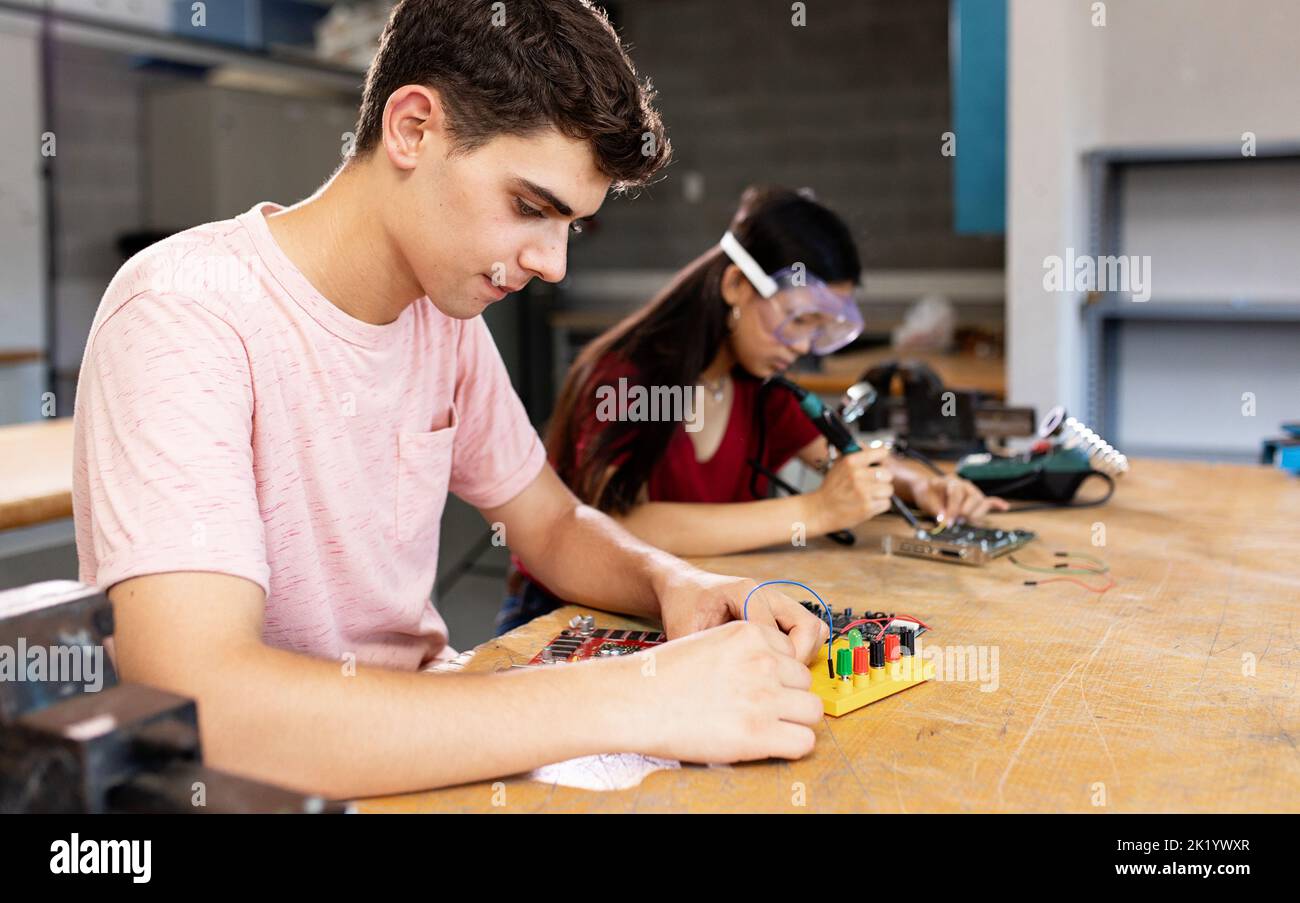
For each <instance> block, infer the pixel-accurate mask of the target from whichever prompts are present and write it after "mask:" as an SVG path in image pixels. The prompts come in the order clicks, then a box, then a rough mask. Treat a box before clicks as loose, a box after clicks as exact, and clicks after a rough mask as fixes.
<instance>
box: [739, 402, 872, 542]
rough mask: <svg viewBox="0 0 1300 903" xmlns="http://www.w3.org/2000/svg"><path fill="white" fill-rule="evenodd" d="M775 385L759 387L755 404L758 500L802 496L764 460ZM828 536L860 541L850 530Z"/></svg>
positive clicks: (753, 472) (752, 473) (754, 490)
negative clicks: (763, 480) (763, 484)
mask: <svg viewBox="0 0 1300 903" xmlns="http://www.w3.org/2000/svg"><path fill="white" fill-rule="evenodd" d="M775 385H776V384H775V383H773V382H768V381H764V382H763V384H762V385H761V386H759V387H758V397H757V400H756V401H755V403H754V426H753V429H754V432H755V433H757V435H758V450H757V453H756V454H755V455H754V457H753V458H751V459H750V460H749V494H750V495H752V496H753V497H754V498H756V499H758V498H764V497H766V498H775V497H776V490H777V489H781V490H784V491H785V492H786V493H788V494H790V495H801V494H802V493H800V492H799V490H798V489H796V488H795V487H793V486H791V485H790V484H789V483H787V482H786V481H785V480H783V479H781V478H780V477H779V476H777V475H776V474H774V473H772V471H770V470H769V469H768V468H767V465H766V464H764V463H763V459H764V458H765V457H766V455H767V418H766V417H764V416H763V414H764V413H765V411H766V406H767V393H768V392H769V391H770V390H771V389H772V387H773V386H775ZM760 476H765V477H767V480H768V491H767V495H766V496H763V495H761V494H760V493H759V491H758V478H759V477H760ZM826 536H827V538H829V539H831V540H833V541H834V542H837V543H839V544H840V545H842V546H851V545H853V544H854V543H856V542H857V541H858V540H857V537H856V536H854V535H853V533H852V531H850V530H834V531H832V532H830V533H827V534H826Z"/></svg>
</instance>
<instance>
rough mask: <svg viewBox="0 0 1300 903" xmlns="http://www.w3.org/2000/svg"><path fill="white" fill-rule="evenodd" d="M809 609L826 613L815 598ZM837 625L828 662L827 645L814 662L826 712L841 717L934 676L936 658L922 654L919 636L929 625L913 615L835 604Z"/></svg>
mask: <svg viewBox="0 0 1300 903" xmlns="http://www.w3.org/2000/svg"><path fill="white" fill-rule="evenodd" d="M801 604H802V605H803V607H804V608H806V609H808V611H810V612H812V613H813V614H816V615H819V616H820V617H822V618H825V616H826V610H825V609H824V608H822V607H821V606H820V605H816V604H814V603H812V602H803V603H801ZM831 621H832V623H833V625H834V630H833V636H834V637H835V640H834V641H833V643H832V644H831V650H830V658H829V662H827V661H826V658H827V655H826V647H825V646H823V647H822V652H821V654H820V656H819V657H818V660H817V661H815V662H813V663H812V665H811V666H810V670H811V671H812V691H813V692H814V693H816V694H817V695H818V696H819V697H821V701H822V711H824V712H825V713H826V714H827V715H831V716H834V717H839V716H841V715H847V714H848V713H849V712H852V711H854V710H856V709H860V708H862V707H863V706H867V705H871V703H873V702H879V701H880V700H882V699H884V698H886V697H887V696H893V695H894V694H895V693H901V692H902V691H903V690H906V689H909V688H911V687H915V686H917V685H918V684H922V683H925V682H926V681H927V680H930V679H932V678H933V677H934V663H933V662H927V661H925V660H924V659H923V658H922V657H921V656H920V655H919V651H920V644H919V643H918V642H917V638H918V637H920V636H921V634H923V633H926V632H927V630H928V628H927V627H926V625H924V624H922V623H921V622H920V621H917V620H916V619H914V618H911V617H909V616H906V615H895V614H893V613H887V612H882V611H876V612H862V613H861V614H859V615H857V616H855V615H854V612H853V609H851V608H846V609H839V610H835V609H832V611H831Z"/></svg>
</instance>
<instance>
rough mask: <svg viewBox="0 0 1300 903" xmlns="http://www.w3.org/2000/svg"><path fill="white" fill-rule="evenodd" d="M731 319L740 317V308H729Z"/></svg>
mask: <svg viewBox="0 0 1300 903" xmlns="http://www.w3.org/2000/svg"><path fill="white" fill-rule="evenodd" d="M731 319H733V320H739V319H740V308H739V307H733V308H731Z"/></svg>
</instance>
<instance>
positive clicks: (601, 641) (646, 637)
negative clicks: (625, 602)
mask: <svg viewBox="0 0 1300 903" xmlns="http://www.w3.org/2000/svg"><path fill="white" fill-rule="evenodd" d="M666 640H667V637H665V636H664V634H662V633H659V632H656V631H652V630H614V629H611V628H606V627H595V626H594V625H592V624H591V623H590V622H588V623H587V624H579V625H578V626H576V627H570V628H568V629H566V630H564V631H563V632H561V633H560V635H559V636H557V637H556V638H555V639H553V640H551V641H550V642H549V643H547V644H546V645H545V646H544V647H543V648H542V651H541V652H539V653H537V654H536V655H534V656H533V657H532V659H531V660H530V661H529V662H528V664H530V665H554V664H562V663H564V662H580V661H583V660H585V659H589V658H610V657H613V656H618V655H634V654H635V653H637V652H640V651H641V650H643V649H650V648H653V647H655V646H658V645H660V644H662V643H663V642H665V641H666Z"/></svg>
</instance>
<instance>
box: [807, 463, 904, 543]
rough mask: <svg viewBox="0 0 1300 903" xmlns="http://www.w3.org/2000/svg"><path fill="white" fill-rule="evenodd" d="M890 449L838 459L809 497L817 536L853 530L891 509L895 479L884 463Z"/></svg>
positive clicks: (812, 524)
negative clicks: (882, 463)
mask: <svg viewBox="0 0 1300 903" xmlns="http://www.w3.org/2000/svg"><path fill="white" fill-rule="evenodd" d="M889 452H890V450H889V449H888V448H866V449H863V450H862V451H856V452H852V453H850V454H847V455H841V456H840V457H838V458H836V459H835V462H834V463H833V464H832V465H831V469H830V471H829V472H828V473H827V474H826V479H825V480H823V481H822V484H821V486H819V487H817V490H816V491H815V492H813V493H810V494H809V496H808V498H809V501H810V502H811V503H812V506H813V511H812V512H811V519H810V527H815V529H813V530H812V532H815V533H817V534H819V535H820V534H822V533H830V532H833V531H835V530H850V529H852V528H853V527H856V526H857V525H858V524H860V523H862V522H863V521H866V520H870V519H871V518H873V517H875V516H876V515H877V514H884V513H885V512H886V511H888V510H889V506H890V498H891V496H893V494H894V478H893V475H892V474H891V473H890V471H889V468H887V467H882V466H880V465H881V462H883V461H884V460H885V459H886V458H888V457H889Z"/></svg>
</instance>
